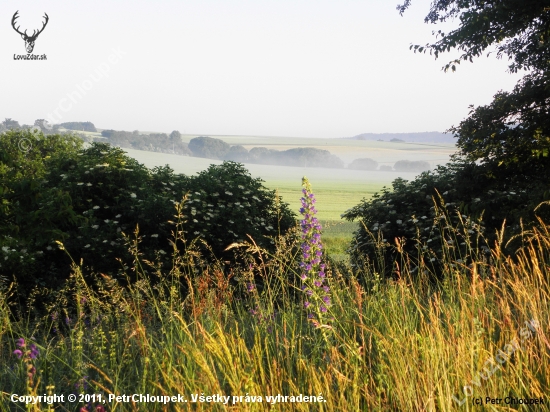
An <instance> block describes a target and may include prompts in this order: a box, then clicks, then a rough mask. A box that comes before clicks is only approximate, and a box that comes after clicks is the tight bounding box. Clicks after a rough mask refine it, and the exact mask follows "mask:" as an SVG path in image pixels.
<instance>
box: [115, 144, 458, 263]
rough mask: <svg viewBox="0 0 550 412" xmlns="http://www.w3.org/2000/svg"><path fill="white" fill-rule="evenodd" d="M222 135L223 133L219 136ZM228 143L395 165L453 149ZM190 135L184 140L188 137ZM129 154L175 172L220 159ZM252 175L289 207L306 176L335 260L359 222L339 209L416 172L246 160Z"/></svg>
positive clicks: (296, 202)
mask: <svg viewBox="0 0 550 412" xmlns="http://www.w3.org/2000/svg"><path fill="white" fill-rule="evenodd" d="M216 137H217V138H220V136H216ZM222 138H224V140H225V141H227V142H228V143H230V144H242V145H244V146H245V147H246V148H247V149H250V148H252V147H254V146H260V145H261V146H265V147H269V148H274V149H277V150H285V149H288V148H291V147H317V148H322V149H326V150H329V151H330V152H331V153H334V154H338V156H339V157H341V158H342V159H346V161H348V162H350V161H352V160H353V159H355V158H358V157H371V158H374V159H376V160H377V161H379V163H381V164H382V161H386V162H387V164H391V165H393V163H395V162H396V161H397V160H403V159H407V160H426V161H429V162H430V164H432V165H435V164H440V163H445V162H446V161H447V160H448V156H449V155H450V154H452V153H453V152H454V147H453V146H451V145H441V146H435V145H423V144H407V143H390V142H378V141H375V142H372V141H356V140H346V139H305V138H302V139H290V138H268V137H236V136H222ZM190 139H191V137H190V136H187V137H185V138H184V140H187V141H188V140H190ZM325 143H326V145H325ZM125 151H126V152H127V153H128V155H130V156H131V157H133V158H135V159H136V160H138V161H139V162H141V163H143V164H144V165H146V166H147V167H150V168H152V167H155V166H163V165H166V164H168V165H170V167H172V168H173V169H174V171H175V172H176V173H183V174H186V175H193V174H195V173H198V172H200V171H202V170H205V169H206V168H208V166H209V165H210V164H221V163H222V161H219V160H212V159H203V158H198V157H187V156H178V155H171V154H165V153H158V152H148V151H142V150H134V149H125ZM245 166H246V168H247V169H248V170H249V171H250V173H251V175H252V176H254V177H260V178H262V179H263V180H264V181H265V185H266V186H267V187H269V188H270V189H273V190H277V191H278V193H279V194H280V195H281V197H282V198H283V200H284V201H285V202H287V203H288V204H289V205H290V207H291V208H292V209H293V210H295V211H298V209H299V208H300V198H301V196H302V193H301V183H302V177H303V176H307V177H308V178H309V180H310V182H311V184H312V187H313V190H314V192H315V196H316V198H317V209H318V211H319V212H318V218H319V219H320V221H321V222H322V224H323V228H324V230H323V241H324V242H325V246H326V248H327V251H328V252H329V253H330V254H331V255H332V256H333V257H334V258H337V259H344V258H345V256H346V255H345V249H346V248H347V246H348V245H349V242H350V240H351V238H352V233H353V231H354V230H355V229H356V227H357V223H354V222H347V221H344V220H342V219H341V217H340V216H341V214H342V213H344V212H345V211H346V210H347V209H349V208H351V207H353V206H355V205H357V204H358V203H359V202H360V201H361V200H362V199H363V198H369V197H371V196H372V195H373V194H374V193H376V192H378V191H380V190H381V189H382V188H383V187H384V186H391V182H392V181H393V180H394V179H396V178H397V177H402V178H404V179H407V180H412V179H414V177H415V176H416V175H417V174H418V173H412V172H409V173H406V172H395V171H359V170H349V169H323V168H302V167H282V166H273V165H258V164H245Z"/></svg>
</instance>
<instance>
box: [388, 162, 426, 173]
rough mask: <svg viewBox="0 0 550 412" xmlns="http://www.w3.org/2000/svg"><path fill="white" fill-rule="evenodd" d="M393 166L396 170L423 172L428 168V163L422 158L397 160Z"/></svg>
mask: <svg viewBox="0 0 550 412" xmlns="http://www.w3.org/2000/svg"><path fill="white" fill-rule="evenodd" d="M393 168H394V169H395V170H396V171H398V172H425V171H427V170H430V169H431V167H430V164H429V163H428V162H425V161H423V160H399V161H398V162H396V163H395V165H394V166H393Z"/></svg>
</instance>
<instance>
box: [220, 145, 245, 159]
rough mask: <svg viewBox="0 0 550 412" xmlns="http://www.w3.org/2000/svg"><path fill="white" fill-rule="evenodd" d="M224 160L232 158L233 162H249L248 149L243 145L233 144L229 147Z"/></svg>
mask: <svg viewBox="0 0 550 412" xmlns="http://www.w3.org/2000/svg"><path fill="white" fill-rule="evenodd" d="M223 160H230V161H233V162H239V163H247V162H248V161H249V160H250V159H249V154H248V150H246V149H245V147H244V146H241V145H233V146H231V147H230V148H229V151H228V152H227V153H226V155H225V156H224V158H223Z"/></svg>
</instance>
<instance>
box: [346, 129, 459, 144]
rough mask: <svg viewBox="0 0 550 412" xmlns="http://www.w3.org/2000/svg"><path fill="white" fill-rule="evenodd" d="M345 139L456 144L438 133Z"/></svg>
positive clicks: (445, 135)
mask: <svg viewBox="0 0 550 412" xmlns="http://www.w3.org/2000/svg"><path fill="white" fill-rule="evenodd" d="M345 139H354V140H383V141H385V142H389V141H392V140H393V141H394V142H396V141H400V140H401V141H404V142H407V143H456V139H455V138H454V137H453V135H452V134H450V133H449V134H444V133H440V132H420V133H363V134H358V135H357V136H353V137H345Z"/></svg>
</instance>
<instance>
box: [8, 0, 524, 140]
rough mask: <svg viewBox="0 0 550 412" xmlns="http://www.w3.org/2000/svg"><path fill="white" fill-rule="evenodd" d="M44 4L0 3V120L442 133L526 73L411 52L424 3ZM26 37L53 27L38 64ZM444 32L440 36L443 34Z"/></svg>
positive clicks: (167, 128) (215, 131)
mask: <svg viewBox="0 0 550 412" xmlns="http://www.w3.org/2000/svg"><path fill="white" fill-rule="evenodd" d="M400 2H401V1H400V0H390V1H388V0H277V1H274V0H200V1H199V0H193V1H191V0H179V1H176V0H156V1H152V0H149V1H144V0H132V1H126V0H117V1H112V0H111V1H106V0H94V1H78V2H75V1H61V0H44V1H40V2H29V1H26V2H23V1H13V0H2V2H1V3H0V62H1V63H0V64H1V66H0V67H1V73H2V76H1V79H0V82H1V83H0V85H1V86H0V96H1V97H0V119H3V118H12V119H15V120H18V121H19V122H20V123H21V124H33V123H34V120H35V119H41V118H44V119H49V120H50V122H52V123H62V122H68V121H91V122H93V123H94V124H95V125H96V127H98V128H102V129H115V130H128V131H133V130H140V131H155V132H165V133H170V132H171V131H172V130H179V131H180V132H182V133H185V134H197V135H201V134H202V135H256V136H288V137H316V138H335V137H348V136H354V135H357V134H360V133H408V132H425V131H441V132H442V131H445V130H446V129H448V128H449V127H451V126H453V125H458V123H459V122H460V121H461V120H462V119H464V118H465V117H466V116H467V114H468V111H469V109H468V106H469V105H471V104H473V105H483V104H488V103H489V102H490V101H491V100H492V96H493V95H494V94H495V93H496V92H497V91H498V90H511V89H512V88H513V86H514V85H515V83H516V82H517V80H518V79H519V78H520V76H521V75H520V74H515V75H512V74H509V73H507V72H506V69H507V61H501V60H497V59H496V58H495V57H493V56H491V57H489V58H486V57H482V58H479V59H477V60H474V63H463V64H461V65H460V66H459V67H458V71H457V72H455V73H450V72H449V73H444V72H443V71H442V70H441V69H442V66H443V65H444V64H445V63H447V62H448V61H449V60H451V59H452V58H453V57H454V56H456V53H449V54H446V55H442V56H441V57H440V58H439V59H438V60H435V59H434V57H433V56H430V55H429V54H415V53H414V52H413V51H411V50H409V46H410V45H411V44H425V43H427V42H429V41H432V40H433V39H434V37H433V36H432V34H431V33H432V30H434V29H437V30H438V29H440V28H444V29H446V30H448V29H449V28H451V27H455V26H456V25H457V23H456V22H454V23H449V24H446V25H445V26H441V25H437V26H434V25H428V24H425V23H424V16H425V15H426V14H427V12H428V10H429V5H430V1H429V0H427V1H426V0H413V4H412V6H411V8H410V9H409V10H408V11H407V12H406V13H405V14H404V16H403V17H401V16H400V15H399V13H398V12H397V10H396V5H397V4H398V3H400ZM16 11H19V18H18V19H17V25H18V26H20V31H24V30H25V29H28V31H27V32H28V34H32V32H33V30H35V29H39V28H40V27H42V22H43V21H44V18H43V16H44V13H47V14H48V16H49V21H48V24H47V26H46V27H45V29H44V31H43V32H42V33H40V35H39V36H38V37H37V39H36V42H35V47H34V51H33V54H36V55H39V56H40V55H43V54H45V55H46V58H47V59H46V60H16V57H17V56H18V55H26V54H27V53H26V50H25V43H24V41H23V39H22V38H21V36H20V35H19V34H17V33H16V32H15V30H14V29H13V27H12V26H11V20H12V17H13V15H14V13H15V12H16ZM440 26H441V27H440Z"/></svg>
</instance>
